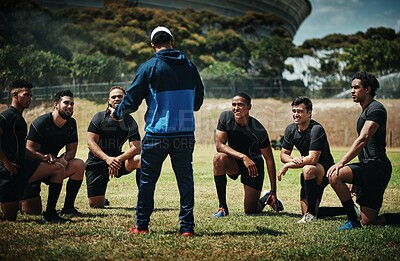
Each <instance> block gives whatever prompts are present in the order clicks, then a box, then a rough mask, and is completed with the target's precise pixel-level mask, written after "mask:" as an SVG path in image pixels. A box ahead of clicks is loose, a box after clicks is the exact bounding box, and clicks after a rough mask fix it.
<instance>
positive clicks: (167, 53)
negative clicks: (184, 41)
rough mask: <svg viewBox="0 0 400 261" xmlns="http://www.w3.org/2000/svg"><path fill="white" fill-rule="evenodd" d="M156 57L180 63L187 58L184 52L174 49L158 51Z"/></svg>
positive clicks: (168, 61)
mask: <svg viewBox="0 0 400 261" xmlns="http://www.w3.org/2000/svg"><path fill="white" fill-rule="evenodd" d="M156 58H160V59H161V60H163V61H165V62H166V63H180V62H182V61H184V60H186V56H185V54H184V53H182V52H181V51H178V50H174V49H164V50H160V51H158V52H157V53H156Z"/></svg>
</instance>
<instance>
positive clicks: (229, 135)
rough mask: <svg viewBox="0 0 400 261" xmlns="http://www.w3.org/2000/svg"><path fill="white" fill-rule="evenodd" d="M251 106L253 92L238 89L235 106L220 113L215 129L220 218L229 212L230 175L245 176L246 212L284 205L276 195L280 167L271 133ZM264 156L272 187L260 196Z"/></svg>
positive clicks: (277, 209)
mask: <svg viewBox="0 0 400 261" xmlns="http://www.w3.org/2000/svg"><path fill="white" fill-rule="evenodd" d="M251 106H252V105H251V98H250V96H249V95H247V94H245V93H237V94H235V96H234V97H233V98H232V110H231V111H224V112H222V113H221V116H220V117H219V121H218V125H217V130H216V132H215V145H216V149H217V154H215V156H214V181H215V186H216V189H217V195H218V200H219V208H218V209H217V212H216V213H215V214H214V215H213V217H216V218H220V217H224V216H227V215H229V210H228V205H227V201H226V185H227V178H226V175H228V176H229V177H230V178H231V179H234V180H235V179H237V178H238V177H239V175H240V176H241V178H240V180H241V182H242V183H243V186H244V212H245V213H246V214H255V213H259V212H261V211H262V210H263V208H264V207H265V205H266V203H267V202H268V204H270V205H271V206H272V207H273V208H274V209H275V211H279V210H282V209H283V208H282V203H280V202H278V199H277V197H276V168H275V161H274V157H273V154H272V149H271V144H270V141H269V138H268V133H267V131H266V130H265V128H264V126H263V125H262V124H261V123H260V122H259V121H258V120H256V119H255V118H253V117H251V116H250V109H251ZM263 158H264V159H265V161H266V163H267V169H268V175H269V181H270V185H271V190H270V192H269V195H268V196H265V197H263V198H262V199H261V200H260V194H261V190H262V187H263V183H264V160H263ZM278 204H279V205H280V207H279V208H278Z"/></svg>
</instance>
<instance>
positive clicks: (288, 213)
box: [251, 210, 302, 218]
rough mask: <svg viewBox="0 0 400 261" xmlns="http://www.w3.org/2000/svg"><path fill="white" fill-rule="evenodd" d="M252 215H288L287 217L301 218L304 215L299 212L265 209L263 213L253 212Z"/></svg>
mask: <svg viewBox="0 0 400 261" xmlns="http://www.w3.org/2000/svg"><path fill="white" fill-rule="evenodd" d="M251 216H287V217H295V218H301V217H302V215H301V214H297V213H291V212H285V211H282V212H279V213H276V212H275V211H272V210H271V211H263V212H261V213H257V214H252V215H251Z"/></svg>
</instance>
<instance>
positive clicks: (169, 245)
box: [0, 145, 400, 260]
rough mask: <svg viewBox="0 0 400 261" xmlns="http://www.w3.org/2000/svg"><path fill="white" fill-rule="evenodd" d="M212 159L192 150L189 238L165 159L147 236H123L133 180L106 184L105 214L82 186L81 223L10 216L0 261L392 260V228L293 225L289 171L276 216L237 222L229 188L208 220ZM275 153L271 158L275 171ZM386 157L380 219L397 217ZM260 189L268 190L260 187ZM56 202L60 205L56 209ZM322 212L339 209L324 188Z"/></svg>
mask: <svg viewBox="0 0 400 261" xmlns="http://www.w3.org/2000/svg"><path fill="white" fill-rule="evenodd" d="M81 146H82V147H80V149H79V151H80V153H79V154H80V155H79V156H80V157H82V158H86V151H87V150H86V148H84V147H83V145H81ZM214 152H215V149H214V147H213V146H211V145H197V147H196V150H195V162H194V169H195V193H196V194H195V198H196V205H195V219H196V236H195V237H193V238H180V237H178V229H179V220H178V212H179V196H178V191H177V185H176V181H175V176H174V174H173V172H172V169H171V166H170V164H169V161H168V159H167V161H166V162H165V164H164V168H163V170H162V175H161V178H160V180H159V182H158V184H157V189H156V193H155V208H156V209H155V211H154V213H153V215H152V216H151V223H150V232H151V233H150V234H148V235H145V236H128V235H127V232H128V230H129V229H130V228H131V227H133V226H134V224H135V222H134V216H135V211H134V205H135V204H136V193H137V189H136V186H135V179H134V175H128V176H125V177H122V178H120V179H112V180H111V181H110V183H109V188H108V194H107V198H108V199H109V200H110V203H111V205H110V207H108V208H106V209H90V208H89V207H88V204H87V198H86V185H85V182H84V183H83V185H82V188H81V190H80V192H79V194H78V198H77V204H76V205H77V207H78V208H79V210H80V211H81V212H83V213H84V214H85V217H80V218H73V220H74V222H73V223H69V224H64V225H53V224H41V223H40V219H41V218H40V217H39V216H27V215H18V220H17V222H0V260H21V259H22V260H83V259H85V260H87V259H89V260H128V259H129V260H138V259H145V260H194V259H198V260H210V259H218V260H243V259H245V260H303V259H312V260H327V259H329V260H331V259H335V260H348V259H363V260H365V259H367V260H399V259H400V250H399V247H400V227H390V226H384V227H368V228H364V229H359V230H353V231H341V232H338V231H336V228H337V227H339V226H340V225H342V223H344V221H345V217H344V216H341V217H335V218H328V219H324V220H319V221H318V222H315V223H312V224H307V225H299V224H297V223H296V222H297V220H298V219H300V208H299V201H298V198H299V196H298V195H299V188H300V185H299V175H298V174H299V173H298V171H292V170H291V171H290V172H289V173H287V174H286V175H285V177H284V179H283V181H281V182H279V183H278V196H279V198H280V199H281V200H282V201H283V203H284V206H285V211H284V212H281V213H280V214H276V213H274V212H272V211H270V210H266V211H264V212H262V213H261V214H260V215H253V216H246V215H244V213H243V187H242V184H241V183H240V181H238V180H237V181H232V180H229V181H228V192H227V193H228V195H227V197H228V204H229V207H230V215H229V216H228V217H226V218H222V219H212V218H210V215H211V214H212V213H213V212H214V211H215V209H216V207H217V197H216V192H215V187H214V181H213V177H212V157H213V154H214ZM278 153H279V152H278V151H275V152H274V154H275V157H276V163H277V167H278V168H279V167H280V166H281V164H280V163H279V161H278V157H277V156H278ZM343 153H344V150H340V149H336V150H334V157H335V159H338V158H340V157H341V156H342V155H343ZM388 155H389V158H390V159H391V160H392V163H393V165H394V171H393V175H392V179H391V181H390V183H389V186H388V189H387V190H386V194H385V200H384V204H383V207H382V210H381V212H400V205H399V202H400V153H399V151H398V150H397V151H395V150H393V151H389V153H388ZM264 188H265V189H268V188H269V181H268V179H266V182H265V185H264ZM63 193H65V189H63ZM64 196H65V195H64V194H62V195H61V197H60V202H59V204H58V208H59V209H60V208H61V207H62V203H63V201H64ZM42 198H43V199H46V198H47V188H46V186H42ZM44 203H45V200H44ZM322 205H324V206H339V205H340V203H339V200H338V198H337V196H336V195H335V194H334V192H333V190H332V189H331V188H330V187H327V189H326V191H325V194H324V198H323V201H322Z"/></svg>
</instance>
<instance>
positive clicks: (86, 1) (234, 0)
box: [38, 0, 312, 38]
mask: <svg viewBox="0 0 400 261" xmlns="http://www.w3.org/2000/svg"><path fill="white" fill-rule="evenodd" d="M38 2H39V4H44V5H47V6H53V7H62V6H75V7H97V8H104V6H105V5H106V4H107V3H114V2H115V3H118V2H119V3H129V4H131V5H133V6H137V7H146V8H157V9H161V10H165V11H173V10H181V9H193V10H195V11H202V10H210V11H213V12H215V13H218V14H220V15H223V16H227V17H234V16H242V15H244V14H245V13H246V12H249V11H254V12H260V13H272V14H274V15H276V16H277V17H279V18H280V19H281V20H282V21H283V25H282V26H281V28H282V29H283V30H284V31H285V32H287V33H288V35H290V36H291V37H292V38H293V37H294V35H295V34H296V32H297V30H298V28H299V27H300V25H301V23H302V22H303V21H304V19H306V18H307V16H308V15H309V14H310V13H311V9H312V7H311V3H310V1H309V0H245V1H244V0H206V1H205V0H38Z"/></svg>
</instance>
